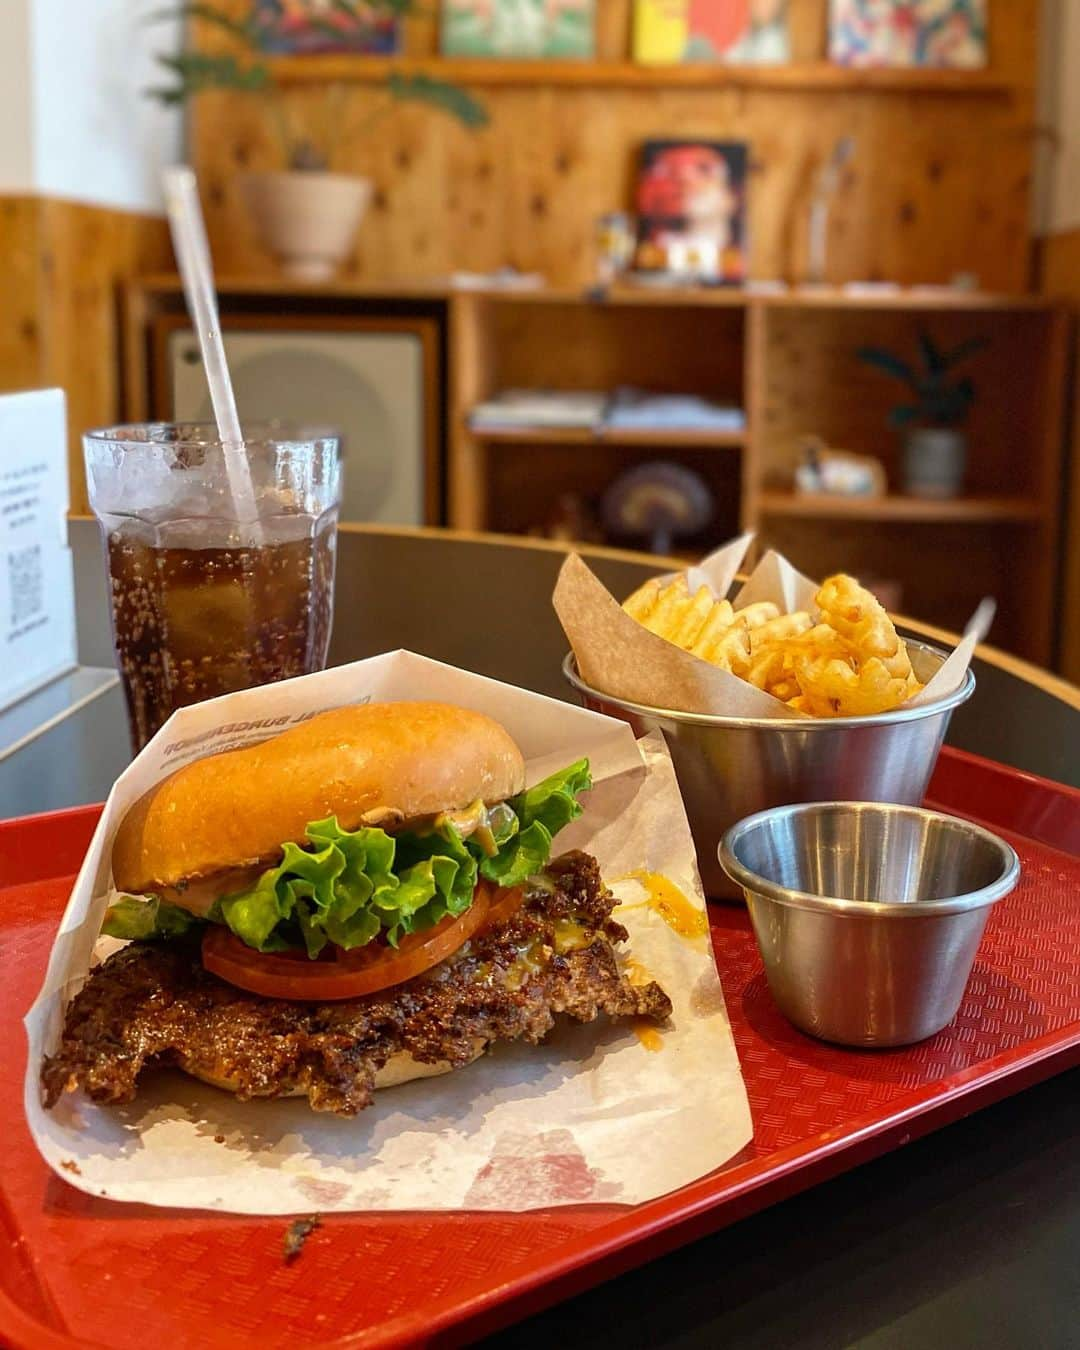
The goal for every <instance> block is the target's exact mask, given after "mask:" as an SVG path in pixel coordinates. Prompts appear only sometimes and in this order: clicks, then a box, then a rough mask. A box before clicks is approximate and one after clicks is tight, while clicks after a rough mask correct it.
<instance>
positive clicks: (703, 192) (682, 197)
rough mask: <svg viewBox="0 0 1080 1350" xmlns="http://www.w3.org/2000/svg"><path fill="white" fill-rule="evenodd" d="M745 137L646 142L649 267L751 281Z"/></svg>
mask: <svg viewBox="0 0 1080 1350" xmlns="http://www.w3.org/2000/svg"><path fill="white" fill-rule="evenodd" d="M748 149H749V147H748V146H747V144H746V142H745V141H685V140H662V141H660V140H657V141H646V142H645V144H644V145H643V146H642V148H641V160H640V167H639V171H638V182H637V214H638V249H637V255H636V259H635V265H636V268H637V270H638V271H642V272H668V273H672V274H675V275H677V276H681V277H696V278H698V279H699V280H701V281H712V282H723V283H726V284H729V285H739V284H741V283H742V282H744V281H745V280H746V272H747V238H746V175H747V165H748Z"/></svg>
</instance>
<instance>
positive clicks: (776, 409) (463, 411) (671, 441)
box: [450, 287, 1068, 663]
mask: <svg viewBox="0 0 1080 1350" xmlns="http://www.w3.org/2000/svg"><path fill="white" fill-rule="evenodd" d="M451 310H452V314H453V316H454V317H453V318H452V324H453V329H452V348H451V350H452V351H453V352H454V353H455V356H456V363H455V365H454V367H453V370H452V379H451V386H452V397H453V399H454V400H455V408H454V409H452V414H451V415H452V420H451V424H450V425H451V457H452V462H451V467H450V483H451V495H450V523H451V524H453V525H457V526H459V527H462V528H471V529H495V530H500V529H501V530H510V531H519V530H526V529H535V528H536V527H537V526H542V525H543V524H544V522H545V520H546V519H553V518H555V517H557V514H558V510H559V508H560V504H561V503H562V502H563V500H564V499H565V495H566V494H567V493H570V492H572V493H574V494H576V495H577V496H578V497H579V498H581V499H582V500H584V501H585V502H586V503H591V504H593V505H595V503H596V502H597V501H598V500H599V498H600V496H601V495H602V493H603V491H604V489H605V488H606V486H607V485H608V484H609V483H610V482H611V481H612V480H613V479H614V478H616V477H617V476H618V475H619V474H620V473H621V472H622V471H624V470H625V469H627V468H629V467H631V466H633V465H635V464H639V463H642V462H644V461H646V460H656V459H672V460H675V461H677V462H679V463H682V464H684V465H686V466H687V467H689V468H692V469H693V470H695V471H696V472H697V473H699V474H700V475H701V477H702V478H703V479H704V481H705V482H706V484H707V485H708V487H709V489H710V492H711V494H712V497H713V500H714V502H715V504H716V516H715V519H714V521H713V524H712V526H711V527H710V530H709V531H708V532H707V533H706V534H704V535H703V536H702V537H701V538H700V539H699V538H696V537H695V538H694V539H692V540H689V541H682V542H681V543H680V548H681V549H683V550H685V551H687V552H691V553H692V552H694V551H695V550H697V551H699V552H700V551H703V550H705V549H707V548H710V547H712V546H715V544H717V543H719V542H720V541H722V540H723V539H724V538H726V537H728V536H730V535H732V534H734V533H736V532H737V531H738V530H740V529H748V530H754V531H756V533H757V536H758V541H759V545H760V546H761V547H776V548H778V549H780V550H781V551H783V552H784V553H786V554H787V555H788V556H789V557H790V558H791V559H792V561H793V562H794V563H795V564H796V565H797V566H799V567H801V568H802V569H803V570H804V571H805V572H807V573H808V574H809V575H824V574H826V573H828V572H832V571H838V570H847V571H851V572H854V573H855V574H856V575H862V576H864V577H866V578H868V579H872V580H888V581H892V582H897V583H899V584H900V586H901V588H902V596H903V602H902V603H903V608H904V609H905V611H906V612H907V613H911V614H915V615H918V616H919V617H920V618H922V619H924V620H926V621H928V622H931V623H937V624H938V625H940V626H941V627H945V628H952V629H954V630H955V629H958V628H960V627H962V626H963V624H964V623H965V621H966V620H967V618H968V617H969V616H970V614H971V612H972V610H973V609H974V607H975V605H976V604H977V602H978V601H979V599H981V597H982V596H983V595H987V594H989V595H994V596H995V597H996V598H997V600H998V606H999V608H998V619H997V622H996V625H995V630H994V639H995V641H996V642H997V643H998V645H1001V646H1004V647H1006V648H1008V649H1010V650H1012V651H1015V652H1017V653H1019V654H1022V655H1024V656H1027V657H1029V658H1031V659H1034V660H1036V661H1041V662H1043V663H1045V662H1047V661H1049V659H1050V656H1051V639H1052V631H1053V618H1054V606H1055V598H1054V586H1055V574H1056V565H1057V546H1058V536H1059V505H1060V504H1059V495H1060V483H1059V476H1060V472H1061V464H1062V445H1061V429H1062V425H1063V412H1064V407H1063V390H1064V374H1065V353H1066V350H1067V345H1068V343H1067V339H1068V318H1067V315H1066V312H1065V311H1064V310H1061V309H1058V308H1055V307H1054V305H1053V304H1052V303H1050V302H1048V301H1044V300H1042V299H1039V298H1037V297H1031V296H1020V295H1003V296H994V295H988V294H978V293H964V292H946V291H943V290H942V291H939V290H934V289H926V290H912V291H907V292H905V291H899V292H889V293H883V294H880V295H877V294H866V293H862V292H854V293H853V292H849V291H844V290H841V289H834V290H827V289H817V288H815V289H812V290H810V289H807V290H802V291H800V290H789V291H785V292H779V293H767V294H763V293H755V292H754V291H753V289H748V290H745V291H738V290H732V291H720V292H717V291H699V292H681V291H668V292H662V291H655V290H650V289H638V288H631V287H623V288H620V289H618V290H616V291H613V292H612V293H610V294H609V295H607V296H604V297H602V298H597V297H595V296H592V297H585V296H582V295H580V294H575V293H573V292H568V291H548V292H538V293H528V294H516V295H507V294H497V293H491V292H488V293H481V294H477V293H473V294H469V295H457V296H455V297H454V298H453V300H452V302H451ZM921 329H927V330H928V331H930V332H931V333H933V334H934V336H935V338H937V339H939V340H940V341H941V342H942V343H943V344H945V345H946V346H952V345H954V344H956V343H959V342H961V341H963V340H964V339H966V338H967V337H970V336H972V335H973V334H976V333H979V334H983V335H985V336H986V337H987V338H988V339H989V345H988V347H987V349H986V350H985V352H983V353H981V354H980V356H979V358H978V364H977V365H976V366H975V367H974V368H973V374H974V376H975V379H976V383H977V386H978V391H979V393H978V399H977V403H976V406H975V409H974V413H973V416H972V419H971V424H970V426H969V428H968V435H969V451H968V473H967V493H966V495H964V496H962V497H960V498H957V499H954V500H944V501H935V500H927V499H924V498H916V497H910V496H906V495H904V494H903V493H902V492H901V491H900V484H901V482H902V446H901V444H900V441H899V438H898V437H897V436H896V434H895V433H894V432H892V431H891V430H890V429H889V427H888V419H887V413H888V410H889V408H890V406H891V404H892V402H893V401H894V399H895V397H896V396H897V394H898V391H897V390H896V389H895V388H894V387H893V386H892V385H891V384H890V382H889V381H888V380H886V379H885V378H884V377H883V376H881V375H880V374H878V373H877V372H876V371H874V370H872V369H870V368H869V367H867V366H865V365H864V364H862V363H861V362H859V361H858V359H857V357H856V352H857V350H858V348H859V347H860V346H863V345H867V344H873V345H879V346H887V347H890V348H895V349H898V350H900V351H914V350H915V348H916V343H917V338H918V333H919V331H920V330H921ZM618 384H634V385H638V386H640V387H643V388H652V389H656V390H659V391H661V392H684V393H693V394H701V395H705V396H707V397H713V398H716V399H718V400H721V401H723V402H727V403H736V404H739V405H741V406H742V407H743V408H744V410H745V412H746V417H747V425H746V429H745V431H742V432H739V433H738V434H732V435H720V436H717V435H716V434H707V435H701V434H699V433H684V434H682V435H680V434H679V433H675V432H666V431H656V432H649V433H646V434H644V435H640V436H638V435H634V434H629V433H626V432H619V433H601V434H593V433H591V432H588V431H576V430H567V429H559V430H550V431H543V430H541V431H526V430H520V431H519V430H515V431H512V432H491V431H473V430H472V429H471V428H470V427H469V424H468V414H469V411H470V410H471V408H472V407H473V406H475V405H476V404H478V403H480V402H482V401H483V400H485V399H487V398H490V397H491V396H492V395H493V394H495V393H496V392H497V391H498V390H499V389H503V388H510V387H530V386H531V387H536V388H566V389H604V388H613V387H615V386H616V385H618ZM809 434H815V435H819V436H821V437H823V438H824V440H825V441H826V443H827V444H829V445H833V446H838V447H843V448H847V449H851V450H855V451H859V452H862V453H867V454H873V455H876V456H877V457H878V458H879V459H880V460H881V461H882V462H883V464H884V466H885V469H886V472H887V474H888V477H889V482H890V490H889V493H888V495H886V496H885V497H882V498H878V499H847V500H844V499H833V498H821V497H808V496H797V495H796V494H795V493H794V492H793V490H792V488H791V483H792V475H793V471H794V468H795V465H796V463H797V456H798V445H799V443H800V440H801V438H802V437H803V436H805V435H809ZM721 448H722V449H723V451H724V453H722V454H721V453H717V451H718V450H720V449H721ZM586 450H587V452H588V453H583V452H584V451H586Z"/></svg>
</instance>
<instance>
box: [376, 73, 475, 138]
mask: <svg viewBox="0 0 1080 1350" xmlns="http://www.w3.org/2000/svg"><path fill="white" fill-rule="evenodd" d="M386 85H387V88H388V89H389V91H390V93H391V94H392V95H393V96H394V98H396V99H400V100H401V101H403V102H413V103H427V104H429V105H430V106H431V107H433V108H440V109H441V110H442V111H443V112H445V113H449V114H450V115H451V116H452V117H456V118H457V119H458V121H459V122H461V123H463V125H465V126H467V127H482V126H486V125H487V121H488V115H487V110H486V109H485V107H484V105H483V104H482V103H481V102H480V101H479V100H478V99H476V98H474V97H473V96H472V94H470V93H468V91H467V90H465V89H459V88H458V87H457V86H456V85H453V84H447V83H446V82H445V81H444V80H436V79H432V77H431V76H430V75H422V74H418V75H402V74H400V73H399V72H398V71H392V72H391V73H390V75H389V77H388V79H387V82H386Z"/></svg>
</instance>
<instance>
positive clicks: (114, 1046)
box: [41, 853, 671, 1116]
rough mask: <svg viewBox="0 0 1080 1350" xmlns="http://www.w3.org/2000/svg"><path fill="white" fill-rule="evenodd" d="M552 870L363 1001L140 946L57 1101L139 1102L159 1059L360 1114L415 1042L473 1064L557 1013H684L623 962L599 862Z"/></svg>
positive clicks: (102, 981)
mask: <svg viewBox="0 0 1080 1350" xmlns="http://www.w3.org/2000/svg"><path fill="white" fill-rule="evenodd" d="M546 875H547V877H548V879H549V880H548V884H547V885H545V886H542V887H541V886H536V887H534V888H532V889H531V890H530V891H529V893H528V896H527V899H526V902H525V904H524V905H523V906H522V908H521V909H520V910H519V911H518V912H517V914H515V915H514V917H513V918H512V919H510V920H509V921H508V922H506V923H505V924H502V925H500V926H498V927H496V928H492V929H489V930H488V931H486V932H482V933H480V934H479V935H478V936H476V937H474V938H473V939H472V941H471V942H468V943H466V944H465V946H464V947H462V948H461V949H460V950H459V951H458V952H456V953H455V954H454V955H453V956H451V957H448V958H447V960H445V961H443V962H442V963H441V964H440V965H438V966H435V967H434V968H433V969H432V970H430V971H428V972H427V973H426V974H424V975H419V976H417V977H416V978H415V979H413V980H410V981H408V983H406V984H402V985H398V986H396V987H395V988H393V989H389V990H387V991H385V992H384V993H379V994H372V995H369V996H368V997H367V998H360V999H354V1000H350V1001H347V1002H339V1003H294V1002H288V1001H286V1000H283V999H269V998H262V997H260V996H259V995H257V994H249V993H246V992H245V991H244V990H242V989H237V988H235V987H234V986H233V985H230V984H227V983H225V981H223V980H219V979H218V978H217V977H216V976H215V975H211V974H210V973H209V972H208V971H206V970H204V969H203V966H202V962H201V960H200V958H199V945H198V942H197V941H194V942H193V941H190V940H187V939H177V940H174V941H171V942H153V943H151V942H132V943H130V944H129V945H128V946H126V947H125V948H123V950H121V951H119V952H116V953H115V954H114V955H113V956H111V957H110V958H109V959H108V960H107V961H105V962H103V963H102V964H101V965H100V966H98V967H97V969H96V970H94V971H93V972H92V973H91V975H90V978H89V979H88V980H87V983H86V985H85V986H84V987H83V989H82V990H81V991H80V993H79V994H77V995H76V997H75V998H74V999H73V1000H72V1002H71V1004H70V1005H69V1007H68V1010H67V1015H66V1017H65V1021H64V1033H63V1038H62V1040H61V1043H60V1048H59V1049H58V1050H57V1053H56V1054H55V1055H54V1056H52V1057H51V1058H48V1059H46V1060H45V1063H44V1065H43V1066H42V1071H41V1079H42V1086H43V1088H44V1091H45V1100H46V1103H47V1105H49V1106H53V1105H55V1103H56V1102H57V1101H58V1100H59V1098H60V1096H61V1094H62V1093H63V1092H65V1091H70V1090H74V1089H75V1088H83V1089H84V1090H85V1091H86V1092H87V1094H88V1095H89V1096H90V1097H91V1098H92V1099H93V1100H94V1101H96V1102H106V1103H108V1102H127V1101H131V1100H132V1098H133V1097H134V1096H135V1091H136V1087H137V1084H138V1079H139V1075H140V1074H141V1073H142V1072H143V1070H144V1069H147V1068H151V1067H153V1066H155V1065H172V1066H176V1067H179V1068H182V1069H189V1070H191V1071H192V1072H195V1073H197V1074H199V1073H201V1074H205V1075H207V1076H209V1077H212V1078H216V1079H219V1080H220V1079H228V1080H230V1081H232V1082H233V1083H234V1084H235V1092H236V1095H237V1096H238V1097H239V1098H240V1099H241V1100H247V1099H249V1098H251V1097H279V1096H283V1095H286V1094H290V1093H294V1092H302V1093H304V1094H306V1096H307V1098H308V1101H309V1103H310V1105H311V1106H312V1107H313V1108H314V1109H315V1110H317V1111H334V1112H336V1113H337V1114H338V1115H343V1116H351V1115H355V1114H356V1112H357V1111H360V1110H362V1109H363V1108H364V1107H365V1106H367V1105H369V1104H370V1102H371V1097H372V1090H373V1084H374V1081H375V1075H376V1074H377V1072H378V1071H379V1069H381V1068H382V1066H383V1065H384V1064H385V1063H386V1062H387V1060H389V1059H390V1058H391V1057H392V1056H393V1055H395V1054H397V1053H398V1052H399V1051H404V1052H406V1053H408V1054H409V1055H411V1056H412V1057H413V1059H415V1060H418V1061H419V1062H420V1063H422V1064H439V1063H444V1062H448V1063H450V1064H453V1065H462V1064H467V1063H468V1062H469V1061H470V1060H471V1059H473V1058H474V1057H475V1053H476V1049H475V1046H476V1043H477V1042H482V1043H483V1044H485V1045H488V1044H490V1043H491V1042H493V1041H499V1040H505V1041H513V1040H518V1039H524V1040H527V1041H531V1042H533V1043H534V1044H535V1043H536V1042H538V1041H540V1040H542V1039H543V1037H544V1036H545V1035H546V1034H547V1032H548V1031H550V1030H551V1027H552V1026H553V1025H554V1021H555V1015H556V1014H557V1013H565V1014H567V1015H568V1016H570V1017H573V1018H576V1019H577V1020H578V1021H579V1022H590V1021H592V1020H593V1019H594V1018H596V1017H597V1016H599V1014H600V1013H606V1014H607V1015H608V1016H609V1017H631V1016H645V1017H649V1018H652V1019H653V1020H655V1021H663V1020H664V1019H665V1018H666V1017H668V1016H669V1015H670V1013H671V1000H670V999H669V998H668V996H667V995H666V994H665V993H664V991H663V990H662V989H661V988H660V986H659V985H658V984H656V983H655V982H654V983H650V984H647V985H642V986H634V985H631V984H630V983H629V982H628V981H627V979H626V977H625V976H624V975H623V974H622V973H621V971H620V970H619V967H618V963H617V961H616V957H615V951H614V947H613V944H614V943H617V942H624V941H625V940H626V937H627V933H626V930H625V928H623V927H622V926H621V925H620V924H618V923H615V922H614V920H613V919H612V918H611V911H612V909H613V908H614V904H615V901H614V898H613V897H612V895H611V893H610V892H609V891H608V890H606V888H605V887H604V885H603V883H602V882H601V880H600V872H599V868H598V866H597V863H596V860H595V859H594V858H591V857H590V856H589V855H588V854H585V853H568V854H565V855H564V856H563V857H561V858H559V859H557V860H555V861H554V862H552V863H551V864H550V865H549V867H548V871H547V874H546Z"/></svg>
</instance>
